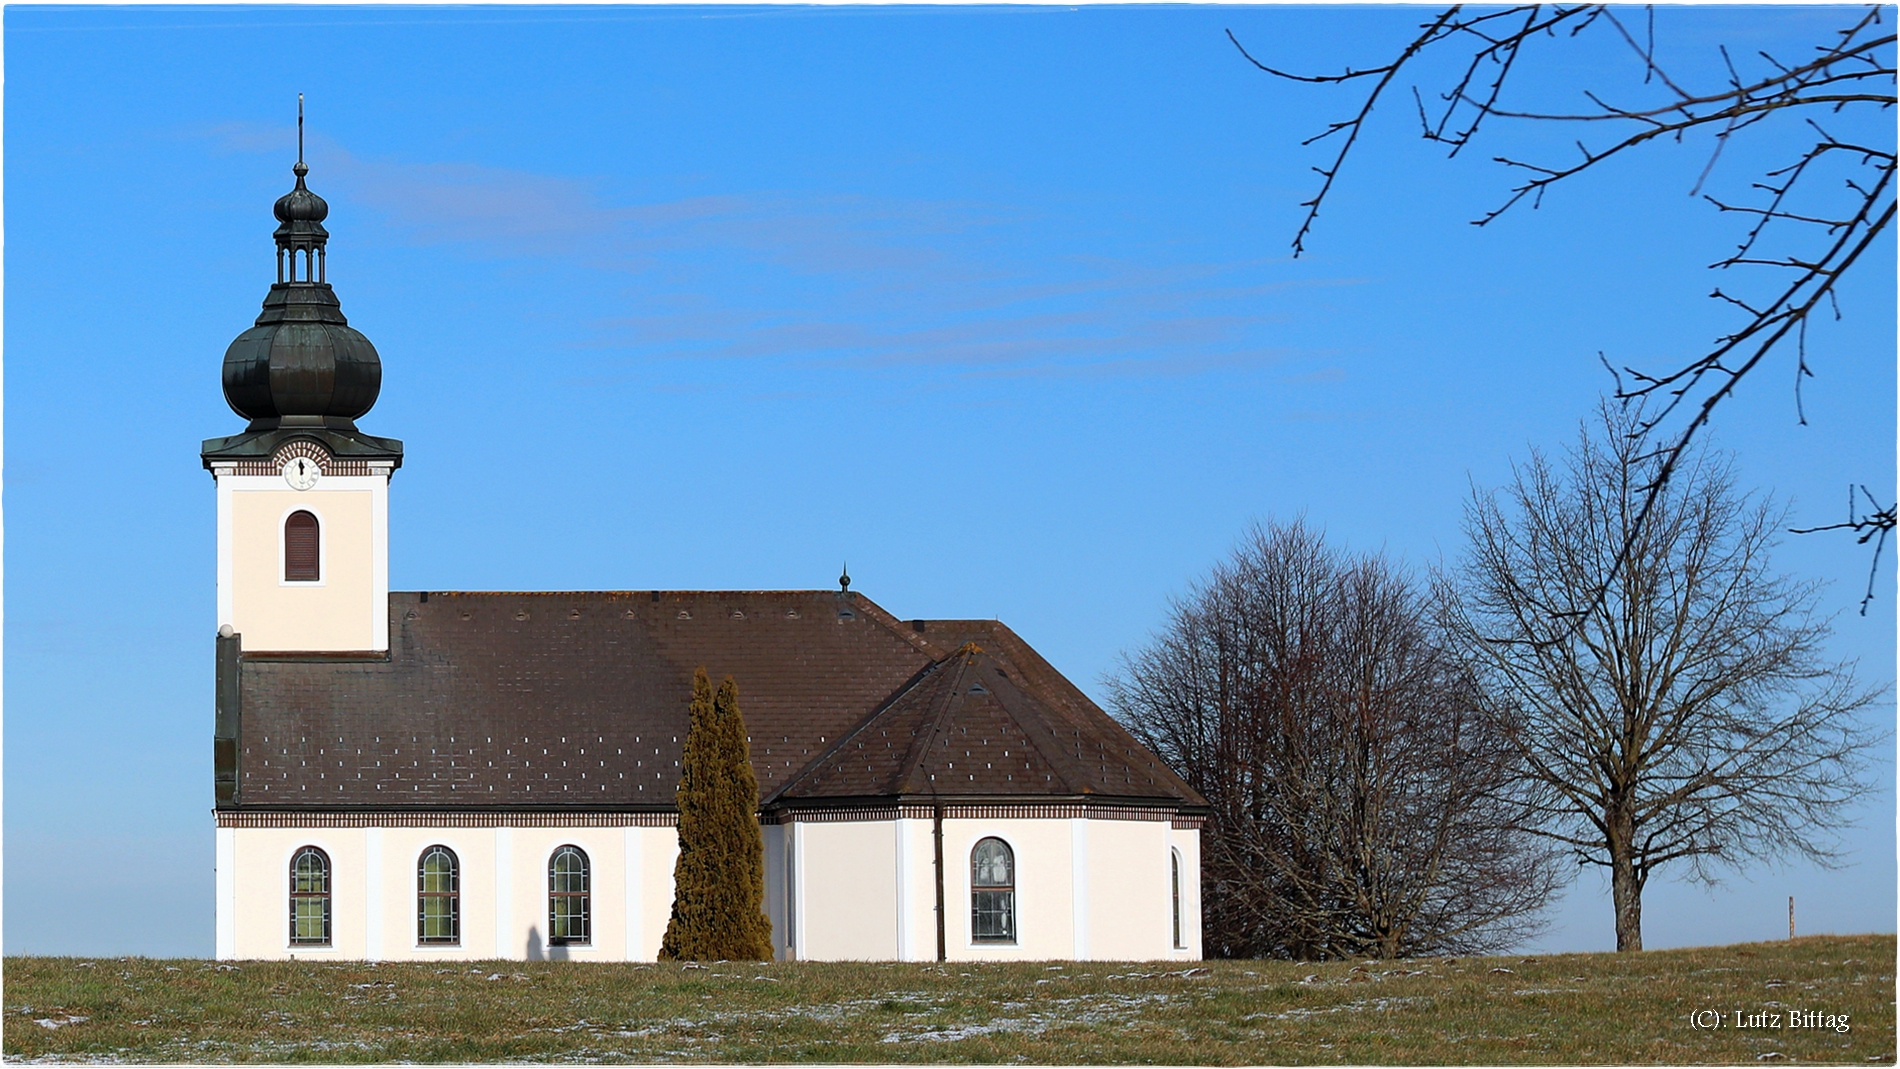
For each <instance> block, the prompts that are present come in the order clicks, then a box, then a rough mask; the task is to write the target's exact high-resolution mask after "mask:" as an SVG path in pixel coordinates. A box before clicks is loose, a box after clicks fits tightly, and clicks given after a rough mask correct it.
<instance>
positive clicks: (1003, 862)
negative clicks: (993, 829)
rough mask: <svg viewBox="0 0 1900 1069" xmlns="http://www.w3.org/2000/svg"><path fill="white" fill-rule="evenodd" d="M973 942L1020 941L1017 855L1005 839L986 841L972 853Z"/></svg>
mask: <svg viewBox="0 0 1900 1069" xmlns="http://www.w3.org/2000/svg"><path fill="white" fill-rule="evenodd" d="M970 939H971V941H972V942H977V943H1014V942H1015V941H1016V855H1014V854H1012V853H1011V852H1010V849H1009V844H1007V843H1005V842H1003V840H1001V839H984V840H982V841H981V842H978V843H977V844H976V849H974V850H972V851H970Z"/></svg>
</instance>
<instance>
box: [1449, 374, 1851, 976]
mask: <svg viewBox="0 0 1900 1069" xmlns="http://www.w3.org/2000/svg"><path fill="white" fill-rule="evenodd" d="M1647 418H1648V417H1647V415H1646V413H1645V412H1644V411H1643V410H1642V408H1641V406H1640V404H1639V405H1637V406H1634V407H1633V408H1631V409H1629V410H1625V409H1624V408H1623V407H1622V406H1620V405H1618V404H1616V403H1615V402H1611V401H1605V402H1604V403H1603V405H1602V407H1601V408H1600V410H1599V414H1598V418H1597V419H1596V421H1595V423H1594V425H1586V426H1585V427H1584V428H1583V429H1582V431H1581V432H1580V434H1579V437H1578V441H1577V443H1576V444H1575V445H1574V446H1572V447H1571V448H1570V449H1569V450H1568V451H1566V452H1565V454H1564V456H1563V457H1562V459H1561V460H1560V461H1556V462H1553V461H1552V460H1550V459H1548V458H1546V457H1544V456H1542V455H1539V454H1535V453H1533V454H1532V456H1531V459H1530V460H1529V461H1528V462H1527V463H1525V464H1524V465H1522V466H1520V467H1518V468H1517V469H1515V475H1514V478H1513V480H1512V482H1511V484H1510V485H1509V486H1507V487H1505V488H1504V489H1503V490H1502V491H1501V492H1500V493H1492V494H1483V493H1480V494H1476V495H1474V497H1473V499H1472V501H1471V503H1470V504H1469V506H1468V508H1467V512H1466V521H1465V527H1466V533H1467V535H1468V537H1469V539H1470V543H1471V545H1470V549H1469V556H1468V558H1467V559H1466V561H1465V562H1464V564H1463V566H1462V568H1461V570H1460V571H1459V572H1458V573H1456V574H1455V575H1453V576H1447V577H1445V578H1444V581H1443V582H1442V583H1441V595H1442V597H1441V604H1443V605H1444V606H1445V612H1446V630H1447V632H1448V633H1449V634H1450V635H1451V636H1452V637H1453V638H1454V639H1455V640H1456V641H1457V643H1458V648H1459V649H1460V651H1461V653H1462V654H1463V655H1464V656H1465V658H1466V662H1467V664H1468V665H1469V666H1470V668H1471V670H1472V671H1474V672H1475V673H1476V674H1477V675H1478V677H1479V679H1480V681H1481V683H1482V686H1481V687H1480V688H1478V689H1477V690H1476V691H1475V692H1474V693H1476V694H1477V695H1478V696H1479V701H1480V705H1481V708H1482V711H1483V713H1484V714H1485V716H1486V717H1487V718H1488V719H1489V720H1490V721H1491V722H1493V723H1494V724H1496V725H1497V728H1498V731H1499V732H1500V733H1501V734H1502V735H1503V736H1504V737H1505V738H1506V739H1507V740H1508V741H1509V743H1510V744H1511V745H1512V746H1513V747H1514V748H1515V750H1516V751H1517V753H1518V755H1519V756H1520V757H1521V758H1522V762H1523V763H1522V764H1521V765H1520V766H1519V767H1520V768H1521V769H1522V770H1523V771H1524V774H1525V775H1526V776H1527V777H1528V782H1529V784H1530V786H1531V788H1532V789H1533V792H1534V793H1533V795H1532V802H1533V805H1534V809H1535V811H1536V814H1537V817H1538V820H1539V826H1540V827H1541V829H1542V832H1543V834H1544V835H1546V836H1548V837H1550V838H1551V839H1553V840H1555V841H1556V842H1558V843H1561V844H1563V846H1565V847H1568V848H1569V849H1570V850H1571V851H1572V852H1573V853H1574V856H1575V857H1576V859H1577V861H1578V862H1579V863H1580V864H1589V865H1599V866H1603V867H1604V868H1606V869H1608V870H1609V874H1610V886H1611V895H1612V900H1613V906H1614V909H1615V915H1616V944H1617V949H1618V950H1641V949H1642V946H1643V935H1642V895H1643V888H1644V885H1645V884H1646V883H1647V882H1648V880H1649V878H1650V876H1651V875H1652V874H1654V873H1655V872H1656V870H1657V869H1659V868H1661V867H1662V866H1664V865H1671V864H1675V863H1680V867H1682V868H1685V869H1686V870H1687V871H1688V872H1689V873H1690V875H1692V876H1693V877H1695V878H1698V879H1702V880H1705V881H1711V882H1712V881H1713V880H1714V879H1715V877H1716V875H1717V874H1718V870H1719V869H1720V868H1721V867H1723V866H1738V865H1740V864H1742V863H1743V862H1745V861H1747V860H1750V859H1761V858H1768V857H1776V856H1786V855H1797V856H1801V857H1805V858H1808V859H1811V860H1814V861H1817V862H1822V863H1827V862H1830V861H1832V860H1833V859H1834V857H1835V856H1836V850H1837V846H1836V840H1835V839H1834V838H1833V836H1832V832H1833V831H1834V830H1835V829H1837V828H1839V827H1841V826H1842V825H1843V823H1844V815H1845V814H1844V810H1845V809H1846V807H1847V805H1848V803H1850V802H1851V801H1853V800H1854V799H1855V798H1857V797H1858V796H1859V795H1860V794H1861V793H1862V792H1863V791H1864V790H1865V781H1864V779H1863V778H1862V772H1863V768H1864V765H1863V761H1862V759H1861V754H1862V752H1863V750H1864V749H1865V747H1866V746H1867V745H1869V744H1870V743H1871V742H1872V741H1873V739H1874V738H1875V737H1876V736H1875V735H1874V734H1873V733H1871V732H1870V731H1869V730H1868V729H1867V728H1866V727H1865V726H1864V725H1863V724H1862V723H1861V721H1860V718H1859V712H1860V711H1861V710H1862V709H1864V708H1866V707H1867V706H1868V705H1869V704H1871V703H1872V702H1873V701H1874V700H1875V699H1876V698H1877V697H1878V692H1876V691H1870V690H1866V689H1863V688H1861V687H1860V686H1859V685H1858V684H1856V683H1855V681H1854V675H1853V666H1852V665H1851V664H1843V663H1834V662H1831V661H1829V660H1827V659H1826V657H1825V655H1824V652H1823V651H1824V648H1825V643H1826V639H1827V637H1828V635H1829V633H1830V630H1829V625H1828V622H1827V619H1826V618H1825V617H1822V616H1820V615H1817V612H1816V609H1815V600H1816V591H1817V589H1818V587H1817V585H1816V584H1814V583H1808V582H1799V581H1796V580H1794V579H1791V578H1788V577H1785V576H1781V575H1777V574H1776V573H1775V572H1774V571H1772V570H1771V568H1770V565H1769V561H1768V553H1769V550H1770V549H1771V547H1772V546H1773V544H1774V540H1775V534H1776V530H1777V526H1778V524H1779V523H1780V522H1781V520H1782V517H1781V514H1780V513H1779V512H1778V511H1777V509H1776V508H1775V507H1774V505H1773V504H1772V503H1771V502H1769V501H1766V500H1752V499H1751V498H1750V497H1749V496H1748V495H1746V494H1743V493H1741V492H1739V491H1738V490H1737V489H1736V488H1735V485H1734V480H1733V476H1732V474H1731V472H1730V469H1729V466H1728V464H1727V462H1726V461H1725V460H1724V459H1723V458H1721V457H1720V456H1717V455H1714V454H1711V453H1709V452H1708V451H1707V450H1704V449H1700V448H1698V449H1695V450H1690V451H1689V452H1687V453H1684V454H1682V455H1681V456H1680V458H1679V459H1678V461H1677V463H1678V469H1677V472H1676V474H1675V476H1674V477H1673V478H1672V479H1670V480H1669V481H1668V482H1667V483H1666V484H1659V483H1658V474H1657V468H1658V467H1659V466H1660V465H1662V464H1664V463H1667V462H1668V461H1667V460H1666V459H1665V458H1664V457H1661V456H1658V455H1656V454H1655V453H1654V452H1653V451H1651V450H1648V449H1647V448H1646V447H1645V446H1644V445H1643V444H1642V441H1641V435H1640V428H1641V427H1642V426H1643V425H1644V421H1645V420H1646V419H1647ZM1659 485H1660V487H1661V488H1660V490H1657V489H1655V488H1656V487H1658V486H1659ZM1645 514H1646V516H1645Z"/></svg>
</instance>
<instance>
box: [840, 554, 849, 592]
mask: <svg viewBox="0 0 1900 1069" xmlns="http://www.w3.org/2000/svg"><path fill="white" fill-rule="evenodd" d="M838 589H839V591H840V592H842V593H845V594H849V593H851V564H850V562H849V561H847V562H845V566H844V567H843V568H841V569H839V572H838Z"/></svg>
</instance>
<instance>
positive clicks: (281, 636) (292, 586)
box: [218, 475, 389, 651]
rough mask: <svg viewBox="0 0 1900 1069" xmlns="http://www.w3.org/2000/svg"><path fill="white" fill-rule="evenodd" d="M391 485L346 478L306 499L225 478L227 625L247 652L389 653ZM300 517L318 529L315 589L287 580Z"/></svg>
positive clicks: (257, 479)
mask: <svg viewBox="0 0 1900 1069" xmlns="http://www.w3.org/2000/svg"><path fill="white" fill-rule="evenodd" d="M388 485H389V480H388V479H387V478H385V477H384V476H380V475H337V476H326V477H324V478H323V479H322V480H321V481H320V482H319V483H318V485H317V488H316V489H312V490H305V491H298V490H292V489H290V488H289V487H288V486H286V485H285V483H284V480H283V479H282V478H280V477H278V476H274V475H221V476H219V478H218V511H219V523H218V543H219V544H218V587H219V591H218V595H219V596H218V603H219V604H218V617H219V619H218V622H219V624H220V625H223V624H227V623H228V624H230V625H231V627H232V628H233V629H234V630H235V631H237V632H238V633H239V634H241V635H243V636H244V648H245V650H246V651H260V650H298V651H325V650H381V649H387V648H388V646H389V638H388V620H387V617H388V600H389V599H388V576H387V572H386V567H387V566H386V564H385V561H386V560H387V556H388V554H387V538H388V534H387V532H388V524H387V521H386V519H385V510H386V507H387V489H388ZM299 509H306V510H308V511H310V512H311V513H312V514H314V515H315V516H316V517H317V521H318V533H319V539H318V547H319V550H318V552H319V573H318V574H319V575H320V576H321V578H320V579H319V580H318V581H316V582H314V583H298V582H286V581H285V580H284V570H283V569H284V563H283V548H284V537H283V525H284V521H285V519H286V518H288V517H289V515H290V514H291V513H293V512H296V511H297V510H299Z"/></svg>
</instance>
